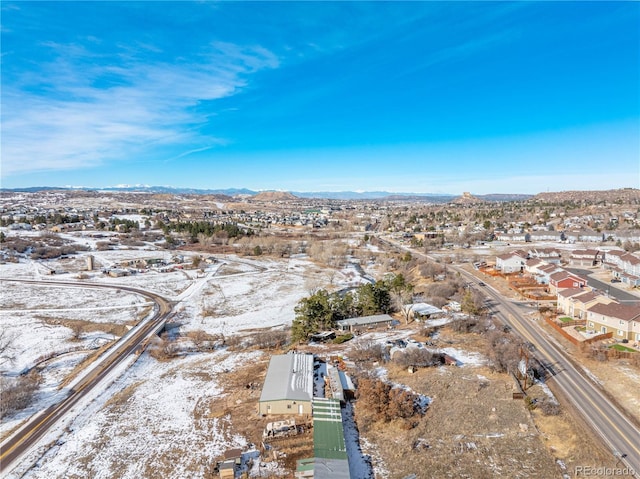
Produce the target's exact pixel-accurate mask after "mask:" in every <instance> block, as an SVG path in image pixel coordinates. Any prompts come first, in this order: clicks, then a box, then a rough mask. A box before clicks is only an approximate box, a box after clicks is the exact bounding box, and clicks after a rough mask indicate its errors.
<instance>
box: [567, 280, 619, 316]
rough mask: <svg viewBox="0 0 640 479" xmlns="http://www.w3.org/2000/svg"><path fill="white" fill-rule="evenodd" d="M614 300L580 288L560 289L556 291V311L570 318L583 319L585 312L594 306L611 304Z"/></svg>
mask: <svg viewBox="0 0 640 479" xmlns="http://www.w3.org/2000/svg"><path fill="white" fill-rule="evenodd" d="M613 302H614V300H613V299H611V298H609V297H608V296H605V295H604V294H601V293H598V292H597V291H585V290H584V289H582V288H569V289H561V290H560V291H558V311H559V312H560V313H562V314H565V315H567V316H569V317H570V318H577V319H585V318H586V315H587V310H588V309H589V308H590V307H591V306H593V305H595V304H611V303H613Z"/></svg>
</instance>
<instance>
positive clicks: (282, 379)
mask: <svg viewBox="0 0 640 479" xmlns="http://www.w3.org/2000/svg"><path fill="white" fill-rule="evenodd" d="M312 399H313V355H312V354H295V353H293V354H279V355H276V356H272V357H271V361H270V362H269V369H268V370H267V376H266V378H265V380H264V386H263V387H262V394H261V395H260V401H259V403H258V410H259V412H260V414H262V415H268V414H311V401H312Z"/></svg>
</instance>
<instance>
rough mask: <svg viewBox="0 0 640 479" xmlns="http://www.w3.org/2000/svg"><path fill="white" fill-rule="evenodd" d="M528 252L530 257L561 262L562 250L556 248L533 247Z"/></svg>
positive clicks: (549, 261)
mask: <svg viewBox="0 0 640 479" xmlns="http://www.w3.org/2000/svg"><path fill="white" fill-rule="evenodd" d="M527 254H528V256H529V258H536V259H541V260H544V261H546V262H547V263H552V264H560V260H561V259H562V255H561V254H560V250H557V249H555V248H531V249H530V250H529V251H527Z"/></svg>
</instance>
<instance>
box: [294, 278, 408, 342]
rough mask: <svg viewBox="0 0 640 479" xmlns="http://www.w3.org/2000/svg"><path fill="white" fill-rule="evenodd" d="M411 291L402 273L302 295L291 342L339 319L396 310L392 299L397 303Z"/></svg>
mask: <svg viewBox="0 0 640 479" xmlns="http://www.w3.org/2000/svg"><path fill="white" fill-rule="evenodd" d="M412 290H413V286H412V285H411V284H409V283H407V282H406V280H405V279H404V276H402V275H396V276H394V277H393V278H390V279H385V280H381V281H377V282H375V283H373V284H371V283H367V284H363V285H361V286H359V287H358V288H356V289H355V290H354V291H349V292H347V293H344V294H342V293H340V292H334V293H329V292H328V291H326V290H325V289H320V290H318V291H317V292H316V293H314V294H312V295H311V296H308V297H306V298H302V300H301V301H300V302H299V303H298V305H297V306H296V308H295V312H296V317H295V319H294V320H293V325H292V329H291V334H292V341H294V342H296V341H305V340H307V339H308V338H309V336H311V335H312V334H314V333H317V332H318V331H322V330H326V329H332V328H334V327H335V324H336V321H339V320H341V319H347V318H355V317H359V316H370V315H373V314H381V313H391V312H392V311H394V310H395V309H399V308H398V307H397V306H396V307H395V308H394V305H393V302H394V299H396V302H397V303H399V302H401V301H402V299H403V298H404V297H405V295H406V294H408V293H409V292H411V291H412Z"/></svg>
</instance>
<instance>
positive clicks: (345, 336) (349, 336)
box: [333, 333, 353, 344]
mask: <svg viewBox="0 0 640 479" xmlns="http://www.w3.org/2000/svg"><path fill="white" fill-rule="evenodd" d="M350 339H353V334H352V333H347V334H343V335H341V336H336V338H335V339H334V340H333V343H334V344H342V343H344V342H347V341H349V340H350Z"/></svg>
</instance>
